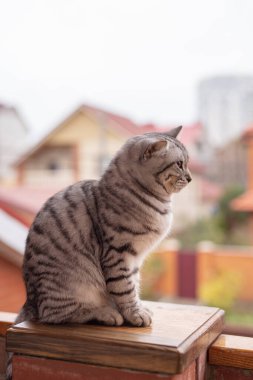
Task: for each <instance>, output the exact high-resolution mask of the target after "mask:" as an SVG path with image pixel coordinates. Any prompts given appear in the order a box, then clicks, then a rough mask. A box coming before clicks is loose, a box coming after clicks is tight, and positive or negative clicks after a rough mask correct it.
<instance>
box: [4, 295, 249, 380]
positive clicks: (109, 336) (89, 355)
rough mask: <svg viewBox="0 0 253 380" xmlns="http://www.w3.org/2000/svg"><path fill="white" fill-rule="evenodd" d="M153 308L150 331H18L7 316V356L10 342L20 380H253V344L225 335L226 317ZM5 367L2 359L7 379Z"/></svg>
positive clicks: (206, 310)
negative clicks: (224, 322) (222, 333)
mask: <svg viewBox="0 0 253 380" xmlns="http://www.w3.org/2000/svg"><path fill="white" fill-rule="evenodd" d="M146 305H147V306H148V307H149V308H151V309H152V311H153V313H154V317H153V324H152V326H151V327H149V328H135V327H129V326H123V327H105V326H98V325H60V326H52V325H51V326H50V325H42V324H38V323H31V322H23V323H20V324H18V325H15V326H12V327H10V326H11V324H12V322H13V320H14V315H13V314H6V313H5V314H4V313H3V314H1V313H0V357H1V358H3V357H4V351H5V342H6V347H7V350H9V351H11V352H14V357H13V380H27V379H36V380H42V379H43V380H53V379H54V380H63V379H68V380H74V379H75V380H76V379H78V380H86V379H89V380H95V379H105V380H109V379H113V378H115V379H120V380H128V379H133V380H137V379H139V380H152V379H154V380H155V379H157V380H158V379H161V378H164V379H167V380H172V379H173V380H183V379H184V380H187V379H189V380H194V379H196V380H197V379H198V380H203V379H204V378H205V379H210V380H211V379H218V380H219V379H223V380H233V379H244V378H245V380H246V379H247V380H249V379H251V378H252V379H253V338H245V337H233V336H229V335H221V332H222V329H223V315H224V313H223V311H222V310H220V309H217V308H211V307H203V306H189V305H173V304H165V303H154V302H147V303H146ZM217 337H218V339H217ZM4 364H5V363H4V360H3V359H2V361H1V367H0V370H1V375H2V378H4V377H3V376H4V375H3V374H4ZM161 376H162V377H161ZM243 376H244V377H243Z"/></svg>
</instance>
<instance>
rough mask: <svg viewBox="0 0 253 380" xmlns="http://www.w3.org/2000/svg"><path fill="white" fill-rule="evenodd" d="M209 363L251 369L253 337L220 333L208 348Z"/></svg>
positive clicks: (252, 365) (252, 367) (252, 364)
mask: <svg viewBox="0 0 253 380" xmlns="http://www.w3.org/2000/svg"><path fill="white" fill-rule="evenodd" d="M209 364H211V365H216V366H218V365H221V366H229V367H236V368H245V369H253V338H248V337H244V336H235V335H224V334H222V335H220V336H219V338H218V339H217V340H216V341H215V342H214V343H213V344H212V346H211V347H210V349H209Z"/></svg>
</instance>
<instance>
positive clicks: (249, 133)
mask: <svg viewBox="0 0 253 380" xmlns="http://www.w3.org/2000/svg"><path fill="white" fill-rule="evenodd" d="M252 138H253V126H252V125H251V126H250V127H249V128H247V129H246V130H245V131H244V132H243V134H242V139H243V140H249V139H252Z"/></svg>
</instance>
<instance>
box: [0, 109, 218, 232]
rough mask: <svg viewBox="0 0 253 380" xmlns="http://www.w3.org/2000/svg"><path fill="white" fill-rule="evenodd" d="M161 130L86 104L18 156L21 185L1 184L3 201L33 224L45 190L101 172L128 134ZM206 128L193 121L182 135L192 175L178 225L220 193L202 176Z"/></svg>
mask: <svg viewBox="0 0 253 380" xmlns="http://www.w3.org/2000/svg"><path fill="white" fill-rule="evenodd" d="M171 128H173V126H170V127H168V128H166V130H170V129H171ZM162 130H164V129H162V128H161V127H158V126H156V125H154V124H144V125H137V124H136V123H134V122H133V121H131V120H130V119H128V118H126V117H122V116H120V115H116V114H114V113H112V112H108V111H105V110H101V109H99V108H96V107H91V106H88V105H82V106H80V107H79V108H78V109H76V110H75V111H74V112H73V113H72V114H70V115H69V117H68V118H67V119H65V120H63V122H62V123H60V124H59V125H58V126H56V127H55V128H54V129H53V130H51V131H50V133H48V134H47V135H46V136H45V137H44V138H43V139H42V140H40V141H39V142H38V143H37V144H36V145H34V146H33V147H32V148H31V149H29V150H28V151H27V152H26V153H25V154H24V155H23V156H21V157H20V159H19V160H18V161H17V162H16V167H17V172H18V182H17V185H18V186H17V187H16V188H14V189H12V190H11V189H7V190H6V189H0V190H1V191H0V206H1V207H2V208H3V209H4V210H5V211H7V212H11V214H12V215H13V216H15V217H16V218H18V219H19V220H20V221H22V222H25V224H26V225H29V224H30V223H31V221H32V219H33V217H34V215H35V214H36V212H37V211H38V210H39V208H40V207H41V205H42V202H43V201H45V200H46V195H47V194H49V195H51V194H53V193H54V192H55V191H57V190H60V189H61V188H63V187H65V186H67V185H69V184H72V183H74V182H76V181H78V180H82V179H92V178H99V177H100V176H101V174H102V172H103V171H104V169H105V167H106V166H107V164H108V162H109V161H110V159H111V158H112V157H113V155H114V154H115V152H116V151H117V150H118V149H119V148H120V147H121V146H122V144H123V143H124V142H125V141H126V140H127V138H129V137H131V136H135V135H138V134H143V133H146V132H159V131H162ZM202 132H203V128H202V125H201V124H199V123H195V124H193V125H190V126H185V127H184V128H183V129H182V132H181V133H180V135H179V139H180V140H181V141H182V142H183V143H184V144H185V145H186V147H187V149H188V151H189V154H190V170H191V171H192V174H193V181H192V182H191V184H189V186H187V187H186V189H184V190H183V191H182V192H180V193H179V194H177V195H176V197H175V205H174V207H173V208H174V213H175V218H174V220H175V223H174V230H178V229H182V228H184V227H185V226H186V225H187V224H189V223H192V222H194V221H195V220H196V219H199V218H201V217H202V216H207V215H208V214H210V210H211V209H212V207H213V205H214V204H215V202H216V200H217V197H218V196H219V193H220V190H219V189H217V185H216V186H215V189H214V186H212V184H211V183H208V185H207V181H205V183H204V180H203V171H204V167H203V165H202V158H201V157H202V155H203V152H204V151H205V146H204V145H203V142H202V141H203V138H202ZM207 189H208V190H207ZM209 189H212V191H209ZM49 195H48V196H49Z"/></svg>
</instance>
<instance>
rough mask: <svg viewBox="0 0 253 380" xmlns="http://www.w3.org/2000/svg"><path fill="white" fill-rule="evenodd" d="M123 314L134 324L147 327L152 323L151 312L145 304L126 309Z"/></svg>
mask: <svg viewBox="0 0 253 380" xmlns="http://www.w3.org/2000/svg"><path fill="white" fill-rule="evenodd" d="M123 316H124V318H125V320H126V321H127V322H129V323H131V325H133V326H144V327H147V326H150V325H151V323H152V317H151V312H150V311H149V310H148V309H146V308H144V307H143V306H138V307H133V308H128V309H125V310H124V311H123Z"/></svg>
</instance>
